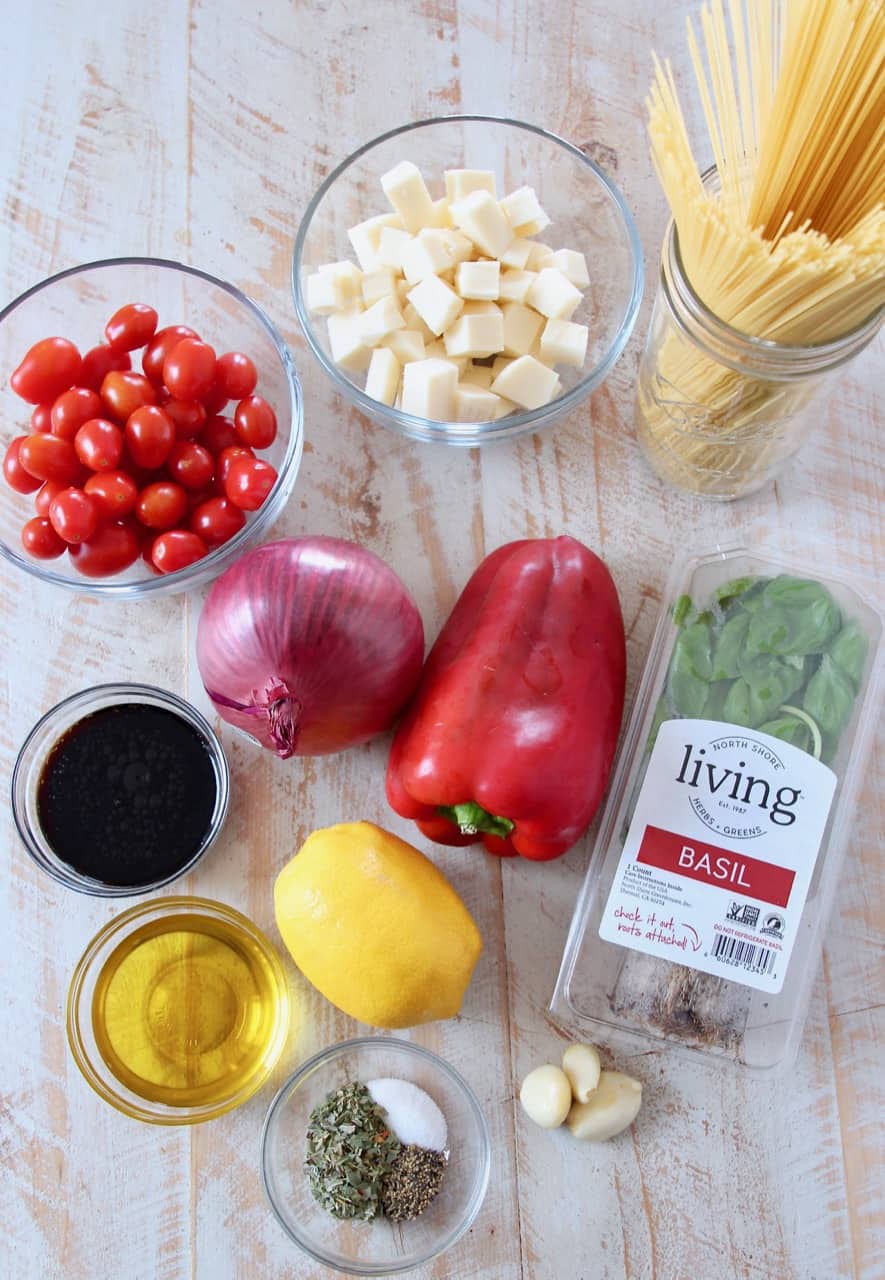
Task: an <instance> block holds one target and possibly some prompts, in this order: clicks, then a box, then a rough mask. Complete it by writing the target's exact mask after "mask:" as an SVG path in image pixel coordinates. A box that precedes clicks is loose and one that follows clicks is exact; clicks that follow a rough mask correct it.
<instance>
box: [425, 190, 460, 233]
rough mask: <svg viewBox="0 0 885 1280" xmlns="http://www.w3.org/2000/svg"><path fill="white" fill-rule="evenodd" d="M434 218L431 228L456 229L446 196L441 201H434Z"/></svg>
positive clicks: (432, 217) (431, 220) (430, 223)
mask: <svg viewBox="0 0 885 1280" xmlns="http://www.w3.org/2000/svg"><path fill="white" fill-rule="evenodd" d="M431 209H432V216H431V219H430V222H429V223H428V226H431V227H454V225H455V224H454V222H453V221H452V215H451V213H450V212H449V202H448V200H447V199H446V197H445V196H442V198H441V199H439V200H434V202H433V204H432V206H431Z"/></svg>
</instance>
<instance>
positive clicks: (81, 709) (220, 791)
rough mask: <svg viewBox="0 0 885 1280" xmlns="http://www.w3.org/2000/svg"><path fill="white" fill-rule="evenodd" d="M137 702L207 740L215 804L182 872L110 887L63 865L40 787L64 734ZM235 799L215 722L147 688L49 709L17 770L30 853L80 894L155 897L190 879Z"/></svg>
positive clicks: (99, 694)
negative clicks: (42, 816)
mask: <svg viewBox="0 0 885 1280" xmlns="http://www.w3.org/2000/svg"><path fill="white" fill-rule="evenodd" d="M132 702H137V703H142V704H147V705H148V706H153V707H160V708H162V709H163V710H166V711H172V712H174V713H175V714H176V715H178V716H180V717H181V718H182V719H183V720H185V721H187V723H188V724H189V725H190V726H191V727H192V728H193V729H194V730H195V731H196V732H197V733H198V734H199V735H200V736H201V738H202V739H203V741H204V742H205V744H206V750H207V752H208V754H209V758H210V761H211V764H212V771H213V773H214V774H215V783H216V793H215V805H214V808H213V811H212V815H211V818H210V821H209V827H208V829H207V831H206V834H205V836H204V837H203V839H202V841H201V843H200V845H199V847H198V848H197V849H196V850H195V852H194V854H193V856H192V857H191V858H190V859H189V860H188V861H187V862H186V863H185V864H184V865H183V866H181V867H180V868H178V870H176V871H174V872H172V873H171V874H170V875H168V876H165V877H164V878H162V879H160V880H152V881H149V882H146V883H144V884H139V885H114V884H105V883H104V882H102V881H100V880H94V879H92V878H91V877H90V876H86V875H82V874H81V873H80V872H79V871H77V870H75V869H74V868H73V867H71V866H69V865H68V863H66V862H63V861H62V860H61V858H59V857H58V855H57V854H56V853H55V852H54V851H53V849H52V847H51V846H50V844H49V843H48V841H47V839H46V837H45V836H44V834H43V831H42V829H41V826H40V820H39V817H38V812H37V788H38V785H39V782H40V777H41V774H42V773H43V768H44V765H45V764H46V760H47V757H48V756H49V753H50V752H51V750H52V748H53V747H54V746H55V744H56V743H57V742H58V740H59V738H60V737H61V736H62V734H63V733H65V732H66V731H67V730H68V729H70V728H72V726H73V725H75V724H77V723H79V721H81V720H83V719H84V718H85V717H86V716H88V715H91V714H92V713H93V712H95V711H99V710H101V709H102V708H104V707H113V706H120V705H122V704H126V703H132ZM229 798H230V769H229V768H228V763H227V759H226V757H225V754H224V751H223V750H222V747H221V743H220V742H219V741H218V738H217V737H216V736H215V733H214V732H213V730H212V726H211V725H210V724H209V721H208V720H206V719H205V717H204V716H202V715H201V714H200V713H199V711H197V710H196V709H195V708H194V707H192V706H191V705H190V703H188V702H185V701H184V699H183V698H179V697H177V696H176V695H175V694H174V693H168V692H167V691H166V690H164V689H156V688H154V687H153V686H152V685H146V684H100V685H96V686H95V687H94V688H92V689H84V690H82V691H81V692H80V693H75V694H73V695H72V696H71V697H70V698H65V700H64V701H63V702H59V703H57V705H56V706H54V707H53V708H52V710H51V711H47V712H46V715H45V716H43V717H42V718H41V719H40V720H38V721H37V723H36V724H35V725H34V727H33V729H32V730H31V732H30V733H29V734H28V736H27V738H25V741H24V742H23V744H22V746H21V749H20V751H19V753H18V758H17V759H16V762H15V767H14V769H13V771H12V785H11V801H12V816H13V819H14V821H15V825H16V828H17V830H18V834H19V836H20V837H21V839H22V843H23V844H24V846H25V848H26V849H27V851H28V853H29V854H30V856H31V857H32V858H33V860H34V862H36V864H37V866H38V867H39V868H40V869H41V871H45V872H46V873H47V875H50V876H52V878H53V880H57V881H58V883H59V884H63V885H64V886H65V887H66V888H68V889H74V890H75V891H76V892H77V893H86V894H90V895H91V896H93V897H96V898H131V897H135V896H136V895H137V894H142V893H152V892H153V891H154V890H155V889H161V888H162V887H163V886H164V885H167V884H171V883H172V881H173V880H177V879H179V877H181V876H184V875H187V873H188V872H189V871H192V870H193V868H194V867H195V866H196V864H197V863H198V862H199V860H200V859H201V858H202V857H203V855H204V854H205V853H206V851H207V850H208V849H209V847H210V846H211V845H212V844H213V843H214V841H215V839H216V837H217V836H218V833H219V832H220V831H221V828H222V826H223V825H224V820H225V818H226V816H227V807H228V801H229Z"/></svg>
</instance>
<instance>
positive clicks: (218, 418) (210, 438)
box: [200, 414, 240, 458]
mask: <svg viewBox="0 0 885 1280" xmlns="http://www.w3.org/2000/svg"><path fill="white" fill-rule="evenodd" d="M239 443H240V437H239V436H238V435H237V433H236V430H235V429H234V424H233V420H232V419H231V418H225V417H223V416H222V415H221V414H216V415H215V416H214V417H212V418H210V419H209V421H208V422H207V423H206V425H205V427H204V428H203V430H202V431H201V432H200V444H202V445H205V446H206V448H207V449H208V450H209V452H210V453H211V454H213V455H214V456H215V457H216V458H217V457H218V455H219V454H220V453H221V452H222V450H223V449H229V448H230V447H231V445H237V444H239Z"/></svg>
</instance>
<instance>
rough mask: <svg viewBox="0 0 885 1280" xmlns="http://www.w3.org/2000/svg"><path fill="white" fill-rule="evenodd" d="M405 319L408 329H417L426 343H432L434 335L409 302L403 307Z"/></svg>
mask: <svg viewBox="0 0 885 1280" xmlns="http://www.w3.org/2000/svg"><path fill="white" fill-rule="evenodd" d="M403 319H404V320H405V322H406V327H407V328H408V329H417V331H418V333H420V334H421V337H422V338H423V339H424V341H425V342H430V341H431V340H432V338H433V334H432V333H431V332H430V330H429V329H428V328H427V325H426V324H425V323H424V321H423V320H422V319H421V317H420V316H419V315H418V312H417V311H416V310H415V308H414V307H413V306H412V304H411V302H409V301H408V300H406V305H405V306H404V307H403Z"/></svg>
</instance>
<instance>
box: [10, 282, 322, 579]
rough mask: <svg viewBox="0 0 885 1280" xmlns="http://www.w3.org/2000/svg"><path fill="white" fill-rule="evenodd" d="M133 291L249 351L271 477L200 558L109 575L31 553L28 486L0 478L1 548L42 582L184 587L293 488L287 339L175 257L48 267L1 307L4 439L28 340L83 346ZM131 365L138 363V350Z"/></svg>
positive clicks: (164, 320) (95, 339) (295, 430)
mask: <svg viewBox="0 0 885 1280" xmlns="http://www.w3.org/2000/svg"><path fill="white" fill-rule="evenodd" d="M136 301H137V302H146V303H148V304H149V305H150V306H152V307H154V308H155V309H156V311H157V312H158V313H159V317H160V319H159V326H160V328H164V327H165V326H166V325H170V324H187V325H190V326H191V327H192V328H194V329H196V331H197V332H198V333H199V334H200V335H201V336H202V337H203V338H204V339H205V340H206V341H207V342H208V343H210V344H211V345H212V346H213V347H214V348H215V350H216V351H217V352H218V354H219V355H220V354H221V353H222V352H223V351H243V352H245V354H246V355H248V356H249V357H250V358H251V359H252V360H253V361H254V363H255V367H256V368H257V370H258V388H257V390H258V392H259V393H260V394H261V395H262V396H263V397H264V398H265V399H266V400H268V401H269V402H270V404H271V405H273V407H274V409H275V411H276V415H277V438H276V440H275V441H274V442H273V444H272V445H271V447H270V448H269V449H266V450H262V452H261V456H262V458H265V459H266V460H267V461H268V462H270V463H272V464H273V466H274V467H275V468H276V470H277V473H278V478H277V481H276V484H275V486H274V488H273V489H272V490H271V492H270V494H269V495H268V497H267V499H266V501H265V502H264V503H263V504H262V505H261V507H259V509H258V510H257V511H255V512H253V513H252V514H251V515H250V516H249V517H248V519H247V521H246V524H245V525H244V527H243V528H242V529H241V530H240V531H239V533H237V534H235V535H234V537H232V538H231V539H230V541H229V542H225V543H224V544H223V545H222V546H220V547H217V548H216V549H215V550H214V551H210V552H209V554H208V555H207V556H204V558H203V559H202V560H198V561H197V562H196V563H195V564H192V565H189V566H188V567H187V568H185V569H179V570H178V571H177V572H176V573H169V574H164V575H157V574H155V573H154V572H153V571H152V570H151V569H149V568H148V566H147V565H146V564H145V562H144V561H143V560H142V559H141V557H139V558H138V560H136V562H135V564H133V565H130V567H129V568H128V569H126V570H125V571H124V572H123V573H118V574H115V575H114V576H113V577H110V578H87V577H84V576H83V574H81V573H80V572H79V571H78V570H77V568H76V566H75V564H74V563H73V562H72V561H71V560H70V559H69V558H68V557H67V556H66V555H65V556H61V557H60V558H59V559H58V560H33V559H32V558H31V557H30V556H29V555H28V554H27V553H26V552H25V550H24V549H23V547H22V545H21V540H20V535H21V527H22V525H23V524H24V523H25V521H26V520H29V519H30V518H31V517H32V516H33V514H34V495H33V494H21V493H16V492H15V490H13V489H11V488H10V487H9V486H8V485H7V484H6V483H5V482H0V556H3V558H4V559H6V560H8V561H9V562H10V564H13V565H15V566H16V567H17V568H19V569H24V571H25V572H26V573H30V574H33V576H34V577H35V578H39V579H40V580H41V581H42V582H49V583H51V584H52V585H53V586H58V587H67V588H69V589H70V590H73V591H80V592H82V593H84V594H86V595H91V596H104V597H106V598H107V597H109V598H112V599H116V600H133V599H139V598H140V597H142V596H158V595H163V594H171V593H174V592H177V591H189V590H191V589H192V588H193V587H196V586H199V585H200V584H201V583H204V582H208V581H209V580H210V579H212V578H214V577H215V576H216V575H217V574H219V573H220V572H221V571H222V569H224V568H225V566H226V565H228V564H230V562H231V561H232V560H234V559H236V557H237V556H239V555H241V554H242V552H243V551H245V549H246V548H247V547H248V546H251V545H252V544H253V543H255V542H257V541H259V540H260V539H261V538H262V537H263V536H264V535H265V534H266V533H267V531H268V529H269V528H270V527H271V525H272V524H273V522H274V521H275V520H276V518H277V517H278V516H279V514H280V512H281V511H282V509H283V507H284V506H285V504H286V501H287V499H288V498H289V495H290V494H291V492H292V487H293V485H294V484H295V478H296V476H297V475H298V468H299V465H300V462H301V451H302V445H303V439H304V434H303V432H304V414H303V407H302V401H301V385H300V383H299V381H298V375H297V373H296V372H295V366H294V364H293V362H292V357H291V355H290V354H289V350H288V348H287V347H286V344H285V342H284V341H283V339H282V337H281V336H280V334H279V333H278V332H277V330H276V328H275V327H274V325H273V324H272V323H271V321H270V320H269V319H268V317H267V316H266V315H265V314H264V312H263V311H262V310H261V309H260V307H257V306H256V305H255V303H254V302H252V301H251V300H250V299H249V298H247V297H246V295H245V294H243V293H241V292H240V291H239V289H236V288H234V286H233V285H230V284H225V283H224V281H223V280H217V279H215V277H214V276H210V275H208V274H207V273H206V272H205V271H197V270H196V269H195V268H194V267H186V266H184V265H182V264H181V263H179V262H168V261H165V260H163V259H161V258H111V259H108V260H107V261H104V262H89V263H86V264H85V265H84V266H81V267H74V268H72V269H71V270H69V271H62V272H60V273H59V274H58V275H55V276H50V277H49V279H48V280H44V281H42V283H40V284H38V285H35V286H34V287H33V288H32V289H28V290H27V292H26V293H23V294H22V295H21V296H20V297H18V298H16V299H15V301H14V302H11V303H10V304H9V305H8V306H7V307H5V308H4V309H3V310H2V311H0V414H2V419H3V421H4V423H5V424H6V436H5V437H4V445H3V447H4V448H5V446H6V444H7V443H8V442H9V440H10V439H12V438H13V437H15V436H19V435H27V434H29V433H30V430H31V427H30V415H31V406H30V405H28V404H25V402H24V401H23V400H20V399H19V397H18V396H17V395H15V393H14V392H13V391H12V390H11V389H10V387H9V375H10V374H11V373H12V371H13V369H15V367H16V366H17V365H18V363H19V361H20V360H21V359H22V357H23V356H24V354H25V352H26V351H27V350H28V349H29V347H31V345H32V344H33V343H35V342H37V341H38V340H39V339H40V338H45V337H46V336H47V335H49V334H54V335H59V336H62V337H66V338H70V340H71V341H72V342H74V343H75V344H76V345H77V347H78V348H79V349H80V351H81V353H85V352H86V351H88V350H89V349H90V348H91V347H94V346H96V345H98V343H100V342H102V341H103V340H104V339H103V335H104V326H105V324H106V323H107V321H108V320H109V319H110V317H111V315H112V314H113V313H114V312H115V311H116V310H117V308H118V307H120V306H122V305H123V304H124V303H126V302H136ZM133 367H134V369H135V370H136V371H138V372H140V371H141V366H140V363H139V357H138V353H136V354H135V358H134V360H133ZM229 407H230V408H232V406H229Z"/></svg>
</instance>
